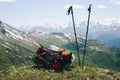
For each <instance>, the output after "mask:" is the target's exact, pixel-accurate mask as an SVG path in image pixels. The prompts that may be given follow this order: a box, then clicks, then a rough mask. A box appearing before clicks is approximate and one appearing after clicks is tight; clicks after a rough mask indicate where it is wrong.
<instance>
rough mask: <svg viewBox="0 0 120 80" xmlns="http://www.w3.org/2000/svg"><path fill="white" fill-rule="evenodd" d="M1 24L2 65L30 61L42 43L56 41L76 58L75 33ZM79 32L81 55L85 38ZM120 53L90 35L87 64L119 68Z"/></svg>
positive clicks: (0, 58)
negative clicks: (29, 29) (25, 31)
mask: <svg viewBox="0 0 120 80" xmlns="http://www.w3.org/2000/svg"><path fill="white" fill-rule="evenodd" d="M0 27H1V34H0V47H1V50H0V54H1V56H0V63H1V64H2V66H1V68H0V69H2V68H3V67H4V66H5V67H9V66H12V65H25V64H27V63H31V56H32V55H33V53H35V51H36V48H37V47H38V46H39V44H42V45H43V46H45V47H49V45H56V46H58V47H61V48H65V49H69V50H71V51H72V52H73V53H74V54H75V56H76V58H77V52H76V48H75V47H76V46H75V41H74V40H75V39H74V34H72V33H65V32H64V33H63V32H42V31H40V30H36V31H31V32H28V33H24V32H21V31H18V30H17V29H14V28H13V27H11V26H9V25H8V24H6V23H3V22H1V25H0ZM2 30H4V31H2ZM77 36H78V43H79V48H80V53H81V58H82V54H83V48H84V40H85V38H84V37H83V36H81V35H77ZM106 57H107V59H106ZM119 57H120V49H119V48H115V47H112V46H108V45H105V44H103V43H102V42H100V41H97V40H93V39H88V44H87V53H86V62H87V63H86V64H88V63H93V64H94V65H96V66H98V67H102V68H109V69H114V70H118V71H120V69H119V67H120V64H119V61H120V59H119ZM76 60H77V59H76ZM103 60H104V61H103ZM19 62H20V63H19Z"/></svg>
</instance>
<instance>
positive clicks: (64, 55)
mask: <svg viewBox="0 0 120 80" xmlns="http://www.w3.org/2000/svg"><path fill="white" fill-rule="evenodd" d="M32 59H33V62H34V63H35V64H37V65H38V66H42V67H44V68H46V67H47V68H53V69H55V70H63V69H64V68H70V64H71V62H72V61H71V59H72V52H70V51H68V50H64V49H60V48H59V49H58V50H57V51H55V50H52V49H50V48H47V47H43V46H40V47H38V49H37V50H36V52H35V54H34V55H33V58H32Z"/></svg>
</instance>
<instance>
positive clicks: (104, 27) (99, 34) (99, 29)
mask: <svg viewBox="0 0 120 80" xmlns="http://www.w3.org/2000/svg"><path fill="white" fill-rule="evenodd" d="M86 25H87V23H86V22H85V21H83V22H76V30H77V34H81V35H82V36H85V34H86ZM27 30H28V32H30V31H36V30H38V31H41V32H66V33H73V25H72V22H70V23H69V24H62V25H50V24H47V25H43V26H35V27H31V28H29V27H27ZM118 34H120V20H117V19H108V20H106V21H104V22H97V21H93V22H90V27H89V36H88V37H89V38H91V39H96V40H99V41H102V42H103V43H105V44H108V45H112V46H115V47H117V48H120V45H118V44H119V41H120V35H118ZM106 35H108V36H106ZM104 37H106V39H104ZM113 38H114V39H113ZM116 40H117V41H116ZM113 41H114V42H113Z"/></svg>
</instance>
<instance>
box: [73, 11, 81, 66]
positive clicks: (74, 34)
mask: <svg viewBox="0 0 120 80" xmlns="http://www.w3.org/2000/svg"><path fill="white" fill-rule="evenodd" d="M71 14H72V21H73V28H74V35H75V42H76V48H77V53H78V61H79V66H80V65H81V62H80V54H79V46H78V41H77V35H76V28H75V21H74V15H73V9H72V10H71Z"/></svg>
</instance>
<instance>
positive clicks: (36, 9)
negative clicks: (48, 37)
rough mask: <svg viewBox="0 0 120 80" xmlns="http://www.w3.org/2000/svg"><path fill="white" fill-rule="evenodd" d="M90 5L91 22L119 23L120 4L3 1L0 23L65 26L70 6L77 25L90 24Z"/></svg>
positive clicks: (113, 0) (117, 0)
mask: <svg viewBox="0 0 120 80" xmlns="http://www.w3.org/2000/svg"><path fill="white" fill-rule="evenodd" d="M89 4H92V11H91V21H103V20H107V19H110V18H114V19H119V20H120V0H0V20H1V21H3V22H5V23H7V24H9V25H11V26H13V27H17V26H38V25H45V24H64V23H68V22H70V21H71V16H70V15H66V13H67V10H68V8H69V6H70V5H71V6H73V8H74V9H73V10H74V16H75V21H77V22H80V21H87V16H88V11H87V9H88V6H89Z"/></svg>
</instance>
